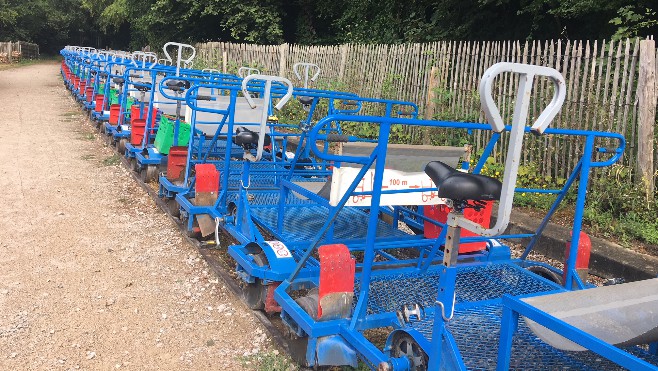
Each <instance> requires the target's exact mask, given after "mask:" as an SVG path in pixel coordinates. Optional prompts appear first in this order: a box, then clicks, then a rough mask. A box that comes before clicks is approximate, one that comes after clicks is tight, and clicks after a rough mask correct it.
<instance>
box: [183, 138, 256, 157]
mask: <svg viewBox="0 0 658 371" xmlns="http://www.w3.org/2000/svg"><path fill="white" fill-rule="evenodd" d="M211 142H212V141H211V140H209V139H206V140H204V141H203V143H202V144H201V146H200V147H201V153H204V154H205V153H206V152H209V151H210V153H211V155H216V156H224V155H225V154H226V144H227V142H226V141H225V140H221V139H218V140H217V142H215V145H214V146H212V148H211V147H210V144H211ZM192 151H193V153H194V154H197V153H199V141H198V139H197V140H195V141H194V142H192ZM242 152H244V150H243V149H242V147H240V146H238V145H237V144H235V143H233V145H232V146H231V153H233V154H241V153H242Z"/></svg>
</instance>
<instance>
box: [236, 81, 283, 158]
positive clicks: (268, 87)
mask: <svg viewBox="0 0 658 371" xmlns="http://www.w3.org/2000/svg"><path fill="white" fill-rule="evenodd" d="M251 80H264V81H265V91H264V92H263V102H264V103H263V113H262V115H261V119H260V132H259V135H258V149H257V150H256V161H258V160H260V159H261V157H262V156H263V144H264V143H265V131H266V129H267V117H268V107H269V104H270V101H271V98H272V82H275V81H276V82H281V83H283V84H284V85H286V86H288V90H287V91H286V94H284V96H283V97H281V100H279V103H277V105H276V106H274V108H276V109H277V110H281V108H283V106H284V105H285V104H286V103H287V102H288V100H289V99H290V97H292V91H293V86H292V82H290V80H288V79H286V78H285V77H279V76H268V75H249V76H247V77H245V78H244V80H242V93H243V94H244V97H245V98H246V99H247V103H249V106H251V108H252V109H253V108H256V103H255V102H254V100H253V98H252V97H251V94H249V91H248V90H247V84H249V82H250V81H251Z"/></svg>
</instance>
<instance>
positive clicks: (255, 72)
mask: <svg viewBox="0 0 658 371" xmlns="http://www.w3.org/2000/svg"><path fill="white" fill-rule="evenodd" d="M245 72H246V75H245ZM250 75H260V71H259V70H258V68H251V67H240V68H238V76H240V77H241V78H243V79H244V78H245V77H246V76H250Z"/></svg>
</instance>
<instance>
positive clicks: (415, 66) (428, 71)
mask: <svg viewBox="0 0 658 371" xmlns="http://www.w3.org/2000/svg"><path fill="white" fill-rule="evenodd" d="M197 49H198V53H199V56H200V58H201V59H202V60H203V61H204V63H205V64H206V65H208V66H213V67H218V68H219V69H220V70H223V71H225V72H235V70H236V69H237V67H239V66H243V65H249V66H252V67H257V68H259V69H260V70H261V72H262V73H266V74H274V75H280V76H285V77H288V78H291V80H292V78H293V72H292V71H291V69H292V65H293V64H294V63H297V62H311V63H316V64H317V65H319V66H320V67H321V68H322V74H321V78H320V79H319V81H320V82H319V83H318V86H320V87H322V86H332V87H334V88H338V89H340V90H346V91H351V92H354V93H357V94H359V95H362V96H370V97H384V98H397V99H400V100H406V101H411V102H414V103H417V104H418V105H419V106H420V108H421V112H422V114H423V115H424V116H425V117H427V118H435V119H443V120H459V121H477V122H483V121H484V116H483V113H482V111H481V109H480V102H479V96H478V91H477V89H478V84H479V79H480V76H482V73H483V72H484V71H485V70H486V69H487V68H488V67H489V66H491V65H493V64H494V63H497V62H501V61H508V62H520V63H531V64H537V65H543V66H549V67H553V68H555V69H557V70H558V71H560V72H561V73H562V74H563V76H564V77H565V79H566V82H567V99H566V102H565V104H564V107H563V109H562V111H561V114H560V115H559V117H557V119H556V120H555V122H554V123H553V126H554V127H560V128H573V129H594V130H605V131H614V132H619V133H622V134H624V136H625V137H626V139H627V142H628V143H627V149H626V152H625V154H624V157H623V160H622V161H623V163H624V164H625V165H630V166H633V167H634V168H635V169H637V170H638V171H639V172H640V175H641V176H642V177H643V178H645V179H649V181H650V182H651V184H649V185H648V186H649V187H650V189H653V187H654V185H653V181H654V177H655V173H654V171H655V169H656V162H657V159H656V158H655V155H654V153H656V151H654V148H655V143H656V142H655V134H654V127H655V126H656V83H655V76H656V74H657V72H658V71H657V69H658V67H657V66H656V56H657V52H656V47H655V42H654V41H653V40H642V41H641V40H638V39H626V40H621V41H566V42H565V41H561V40H557V41H553V40H551V41H525V42H524V41H493V42H478V41H440V42H434V43H424V44H401V45H356V44H345V45H335V46H303V45H288V44H283V45H249V44H232V43H221V42H211V43H203V44H198V45H197ZM500 80H501V81H498V84H497V87H498V88H497V92H496V99H497V102H498V106H499V107H500V109H501V112H502V113H503V115H504V116H506V117H508V118H509V117H510V114H511V112H512V109H513V104H514V96H515V84H516V83H517V80H516V79H514V78H506V79H500ZM293 81H294V80H293ZM535 89H536V92H535V93H534V98H533V104H532V106H531V115H530V116H531V119H532V118H534V117H537V116H538V114H539V113H540V112H541V110H542V109H543V107H544V106H545V105H546V104H547V102H548V101H549V100H550V98H551V97H552V87H551V86H550V84H548V83H547V82H546V81H538V82H536V83H535ZM426 134H428V133H426V132H422V131H418V130H411V132H410V138H411V139H410V140H411V141H417V140H421V141H424V140H426V138H427V137H428V136H427V135H426ZM449 139H450V138H447V140H449ZM487 139H488V137H487V136H486V135H479V136H476V137H475V138H472V139H471V141H472V142H474V145H475V148H476V150H477V149H479V148H482V146H483V145H484V143H486V140H487ZM581 149H582V143H580V142H578V141H576V140H561V141H559V142H558V139H556V138H552V137H546V138H536V139H534V140H531V141H530V142H529V143H527V144H526V147H525V149H524V152H523V153H524V155H523V157H524V158H523V161H524V163H525V164H533V165H535V166H536V167H537V169H538V171H539V172H540V173H541V174H542V175H548V176H552V177H566V175H567V174H568V172H569V171H570V170H571V169H573V167H574V166H575V164H576V160H577V158H578V155H579V154H580V151H581ZM503 153H504V148H498V149H497V156H500V157H499V159H501V160H502V154H503Z"/></svg>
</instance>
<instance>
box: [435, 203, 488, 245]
mask: <svg viewBox="0 0 658 371" xmlns="http://www.w3.org/2000/svg"><path fill="white" fill-rule="evenodd" d="M492 208H493V201H486V203H485V206H484V208H482V209H480V211H475V209H472V208H467V209H465V210H464V217H466V219H468V220H471V221H474V222H476V223H478V224H480V225H481V226H483V227H484V228H489V225H490V224H491V209H492ZM423 210H424V211H423V214H424V215H425V216H426V217H428V218H430V219H432V220H436V221H438V222H441V223H445V222H446V221H447V220H448V214H449V213H450V211H451V210H450V208H449V207H448V206H446V205H445V204H440V205H430V206H424V207H423ZM441 229H442V228H441V227H439V226H438V225H434V224H432V223H430V222H428V221H425V222H424V234H425V238H437V237H438V236H439V234H440V233H441ZM474 236H478V235H477V234H475V233H473V232H471V231H469V230H467V229H462V232H461V237H474ZM486 247H487V243H486V242H484V241H482V242H470V243H460V244H459V253H460V254H464V253H469V252H474V251H481V250H484V249H485V248H486Z"/></svg>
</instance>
